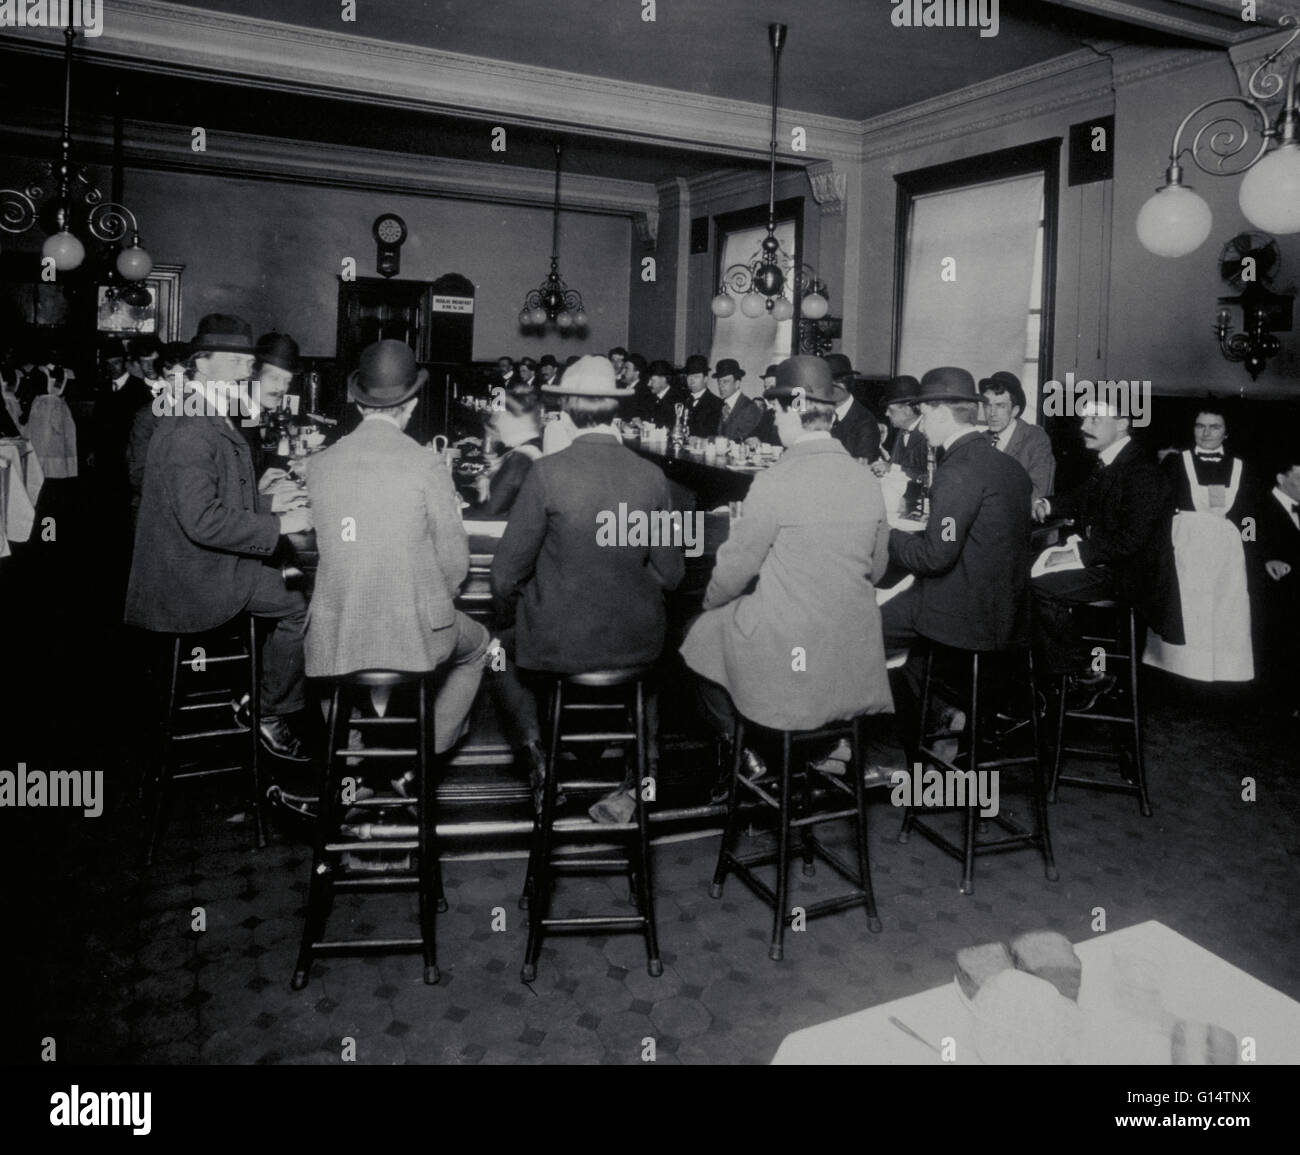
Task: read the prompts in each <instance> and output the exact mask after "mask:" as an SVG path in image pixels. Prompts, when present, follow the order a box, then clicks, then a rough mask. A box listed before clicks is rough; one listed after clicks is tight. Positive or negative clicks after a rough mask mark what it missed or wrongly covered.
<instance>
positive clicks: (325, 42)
mask: <svg viewBox="0 0 1300 1155" xmlns="http://www.w3.org/2000/svg"><path fill="white" fill-rule="evenodd" d="M110 16H111V19H106V20H105V21H104V32H103V35H102V36H99V37H97V38H96V39H95V40H93V41H83V42H82V43H81V45H80V47H79V52H81V53H82V54H85V55H89V56H93V57H95V58H96V59H100V60H104V61H107V62H111V63H112V64H114V65H115V66H117V67H124V68H130V69H134V70H139V71H147V72H149V73H151V74H153V75H189V74H193V73H200V74H204V75H208V76H211V77H213V78H221V77H226V78H231V77H237V78H238V79H239V82H240V83H241V84H243V85H245V86H249V87H254V88H261V89H267V90H272V91H295V92H308V93H317V94H320V95H330V96H336V97H339V96H342V97H345V98H349V99H352V100H357V99H358V98H361V99H364V100H367V101H370V102H374V103H379V104H383V105H388V106H392V107H399V108H416V109H423V110H426V111H438V112H442V113H448V114H453V115H456V116H460V117H463V118H468V119H478V120H484V121H494V120H505V121H506V122H508V123H511V124H516V125H520V124H522V125H530V126H536V127H543V128H555V129H559V130H562V131H564V132H565V133H566V134H570V135H577V136H592V137H600V138H603V139H615V140H627V141H638V142H642V143H648V144H657V145H662V146H670V147H673V148H685V149H690V150H694V151H701V152H705V151H707V152H712V153H716V154H718V155H721V156H735V157H746V158H754V157H766V156H767V155H768V148H769V140H770V118H771V110H770V108H769V107H768V106H767V105H765V104H753V103H749V102H746V101H739V100H726V99H723V98H720V97H713V96H707V95H701V94H697V93H686V92H678V91H676V90H674V89H669V88H658V87H655V86H652V85H644V84H632V83H629V82H627V81H622V80H613V79H607V78H603V77H594V76H586V75H583V74H581V73H576V72H565V71H560V70H558V69H547V68H538V67H536V66H534V65H529V64H518V63H512V62H508V61H501V60H491V59H487V58H485V57H477V56H467V55H463V54H461V53H454V52H443V51H440V50H438V49H433V48H425V47H419V46H413V45H408V44H398V43H394V42H391V41H384V40H374V39H371V38H368V37H363V36H356V35H352V34H350V33H345V32H334V31H323V30H320V29H314V28H303V27H299V26H296V25H290V24H282V23H278V22H276V21H272V20H262V19H255V18H251V17H246V16H234V15H230V14H226V13H219V12H208V11H202V10H199V9H194V8H187V7H184V6H182V5H179V4H170V3H163V2H161V0H114V3H113V5H112V9H111V12H110ZM5 31H6V35H7V37H8V38H10V39H14V40H17V41H21V42H23V43H25V44H29V45H38V46H41V47H42V48H44V49H46V50H49V51H61V50H62V49H61V46H60V44H59V33H58V32H56V31H52V30H38V29H24V28H12V29H6V30H5ZM779 120H780V123H781V126H782V127H781V131H783V132H788V130H789V129H790V128H793V127H794V126H796V125H797V126H800V127H803V128H804V129H805V130H806V131H807V138H808V142H809V148H810V149H811V150H812V155H814V156H823V157H827V156H829V157H837V156H838V157H845V158H849V157H854V156H856V153H857V131H856V126H855V123H854V122H853V121H851V120H845V119H841V118H838V117H831V116H821V115H816V114H813V113H807V112H799V111H794V110H790V109H782V110H781V112H780V117H779Z"/></svg>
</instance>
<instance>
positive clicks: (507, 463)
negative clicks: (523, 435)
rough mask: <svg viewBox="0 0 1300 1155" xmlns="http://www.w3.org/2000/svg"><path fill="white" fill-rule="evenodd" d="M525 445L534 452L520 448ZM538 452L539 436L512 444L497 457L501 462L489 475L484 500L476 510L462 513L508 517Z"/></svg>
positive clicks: (539, 454) (500, 518)
mask: <svg viewBox="0 0 1300 1155" xmlns="http://www.w3.org/2000/svg"><path fill="white" fill-rule="evenodd" d="M525 445H526V446H529V447H531V448H532V449H534V450H536V453H535V454H530V453H529V452H528V450H527V449H525V448H524V446H525ZM541 454H542V439H541V438H540V437H534V438H533V439H532V440H531V441H525V442H524V445H516V446H515V447H514V448H513V449H511V450H510V451H509V452H508V453H507V454H506V455H505V456H504V457H503V458H502V459H501V465H500V466H499V468H498V469H497V471H496V474H495V476H493V478H492V482H491V486H490V487H489V489H488V495H487V500H486V501H484V502H483V504H482V505H480V506H478V507H477V508H476V509H472V510H469V509H467V510H465V516H466V517H468V518H483V519H489V520H491V519H495V520H503V519H505V518H506V517H508V516H509V515H510V510H511V509H512V508H513V507H514V504H515V499H516V498H517V497H518V496H519V490H520V489H522V488H523V484H524V480H525V478H527V476H528V473H529V471H530V470H531V469H532V467H533V462H534V461H535V460H536V459H537V458H538V457H540V456H541Z"/></svg>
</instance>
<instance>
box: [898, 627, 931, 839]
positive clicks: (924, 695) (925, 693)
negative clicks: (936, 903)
mask: <svg viewBox="0 0 1300 1155" xmlns="http://www.w3.org/2000/svg"><path fill="white" fill-rule="evenodd" d="M933 670H934V650H933V649H930V650H928V651H927V652H926V655H925V677H924V679H923V680H922V682H921V708H920V718H921V720H920V722H919V723H918V730H917V735H916V756H917V758H918V759H920V757H921V748H922V747H923V746H924V745H925V717H926V714H928V713H929V711H930V677H931V674H932V673H933ZM904 756H906V754H905V755H904ZM918 765H919V766H920V767H921V769H922V771H924V768H925V767H924V763H923V762H918V763H917V764H916V765H913V766H912V767H911V769H912V771H913V772H915V771H916V769H917V766H918ZM915 825H916V813H915V812H914V811H913V809H912V808H911V807H910V806H904V807H903V825H902V827H900V829H899V831H898V841H899V842H902V843H906V842H907V840H908V839H909V838H910V837H911V835H912V827H913V826H915Z"/></svg>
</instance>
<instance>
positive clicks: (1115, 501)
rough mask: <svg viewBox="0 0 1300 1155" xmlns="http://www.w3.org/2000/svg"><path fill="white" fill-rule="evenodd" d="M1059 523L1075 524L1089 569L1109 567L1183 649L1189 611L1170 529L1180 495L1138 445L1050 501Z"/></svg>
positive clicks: (1125, 595)
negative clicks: (1181, 591) (1185, 615)
mask: <svg viewBox="0 0 1300 1155" xmlns="http://www.w3.org/2000/svg"><path fill="white" fill-rule="evenodd" d="M1050 501H1051V510H1052V515H1053V516H1056V517H1068V518H1072V519H1073V520H1074V523H1075V527H1076V529H1077V530H1078V532H1079V534H1080V536H1081V537H1082V539H1083V540H1082V541H1080V543H1079V559H1080V560H1081V561H1082V562H1083V564H1084V565H1085V566H1109V567H1111V568H1112V569H1113V570H1114V572H1115V579H1116V590H1117V591H1118V594H1119V596H1120V597H1121V598H1122V599H1123V600H1125V601H1127V602H1131V603H1133V604H1134V605H1135V606H1137V607H1138V609H1139V610H1140V611H1141V613H1142V616H1143V617H1144V618H1146V620H1147V624H1148V625H1149V626H1151V628H1152V629H1154V630H1155V631H1156V633H1158V634H1159V635H1160V636H1161V637H1162V638H1164V639H1165V641H1167V642H1171V643H1172V644H1174V645H1182V644H1183V625H1182V608H1181V606H1180V604H1179V597H1178V576H1177V573H1176V571H1175V569H1174V551H1173V543H1172V540H1171V538H1170V527H1171V523H1172V521H1173V515H1174V501H1173V488H1172V487H1171V486H1170V484H1169V482H1168V480H1166V478H1165V475H1164V473H1163V472H1162V471H1161V469H1160V467H1159V466H1158V465H1156V463H1155V462H1154V461H1152V460H1151V459H1150V458H1149V457H1148V456H1147V454H1146V453H1145V452H1144V451H1143V450H1142V448H1141V447H1140V446H1139V445H1138V443H1137V442H1136V441H1130V442H1129V443H1128V444H1127V445H1126V446H1124V448H1123V450H1121V451H1120V454H1119V456H1118V457H1116V458H1115V460H1114V461H1112V462H1111V463H1110V464H1109V465H1107V466H1105V467H1104V468H1101V469H1099V470H1097V471H1096V472H1094V473H1093V474H1092V475H1091V476H1090V477H1089V478H1088V480H1087V481H1085V482H1084V483H1083V485H1082V486H1080V487H1079V488H1078V489H1076V490H1074V491H1073V492H1072V493H1067V494H1064V495H1062V496H1054V497H1052V498H1050Z"/></svg>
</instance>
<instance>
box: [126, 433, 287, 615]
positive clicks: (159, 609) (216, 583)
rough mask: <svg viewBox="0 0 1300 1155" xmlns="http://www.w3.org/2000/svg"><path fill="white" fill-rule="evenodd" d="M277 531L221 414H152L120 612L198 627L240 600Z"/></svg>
mask: <svg viewBox="0 0 1300 1155" xmlns="http://www.w3.org/2000/svg"><path fill="white" fill-rule="evenodd" d="M279 541H280V519H279V517H278V516H277V515H276V514H273V513H271V512H270V501H269V499H266V498H260V497H259V496H258V493H257V481H256V479H255V478H254V476H253V463H252V461H251V459H250V457H249V453H248V446H247V445H246V444H245V443H244V439H243V438H242V437H241V436H240V435H239V433H238V431H237V430H236V429H234V428H233V427H232V426H231V425H230V424H229V422H227V421H226V419H225V418H224V417H215V416H209V417H186V416H181V415H179V414H177V415H172V416H167V417H161V418H159V419H158V423H157V425H156V427H155V430H154V434H153V437H152V439H151V440H150V442H149V458H148V464H147V466H146V468H145V472H144V491H143V493H142V495H141V499H140V515H139V520H138V521H137V523H136V532H135V552H134V554H133V556H132V559H131V577H130V581H129V583H128V585H127V591H126V622H127V624H128V625H135V626H143V627H144V628H145V629H147V630H156V631H159V632H164V633H181V634H189V633H202V632H204V631H206V630H212V629H216V628H217V626H219V625H221V624H222V623H224V622H228V621H229V620H230V619H231V618H233V617H234V616H235V615H236V614H238V613H239V612H240V611H241V610H243V608H244V607H245V606H246V605H247V604H248V602H249V599H250V598H251V597H252V595H253V590H254V588H255V586H256V584H257V579H258V574H259V570H260V567H261V566H262V565H263V564H264V563H265V562H266V561H268V560H269V559H270V558H271V555H272V554H273V553H274V552H275V549H276V546H277V545H278V544H279Z"/></svg>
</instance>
